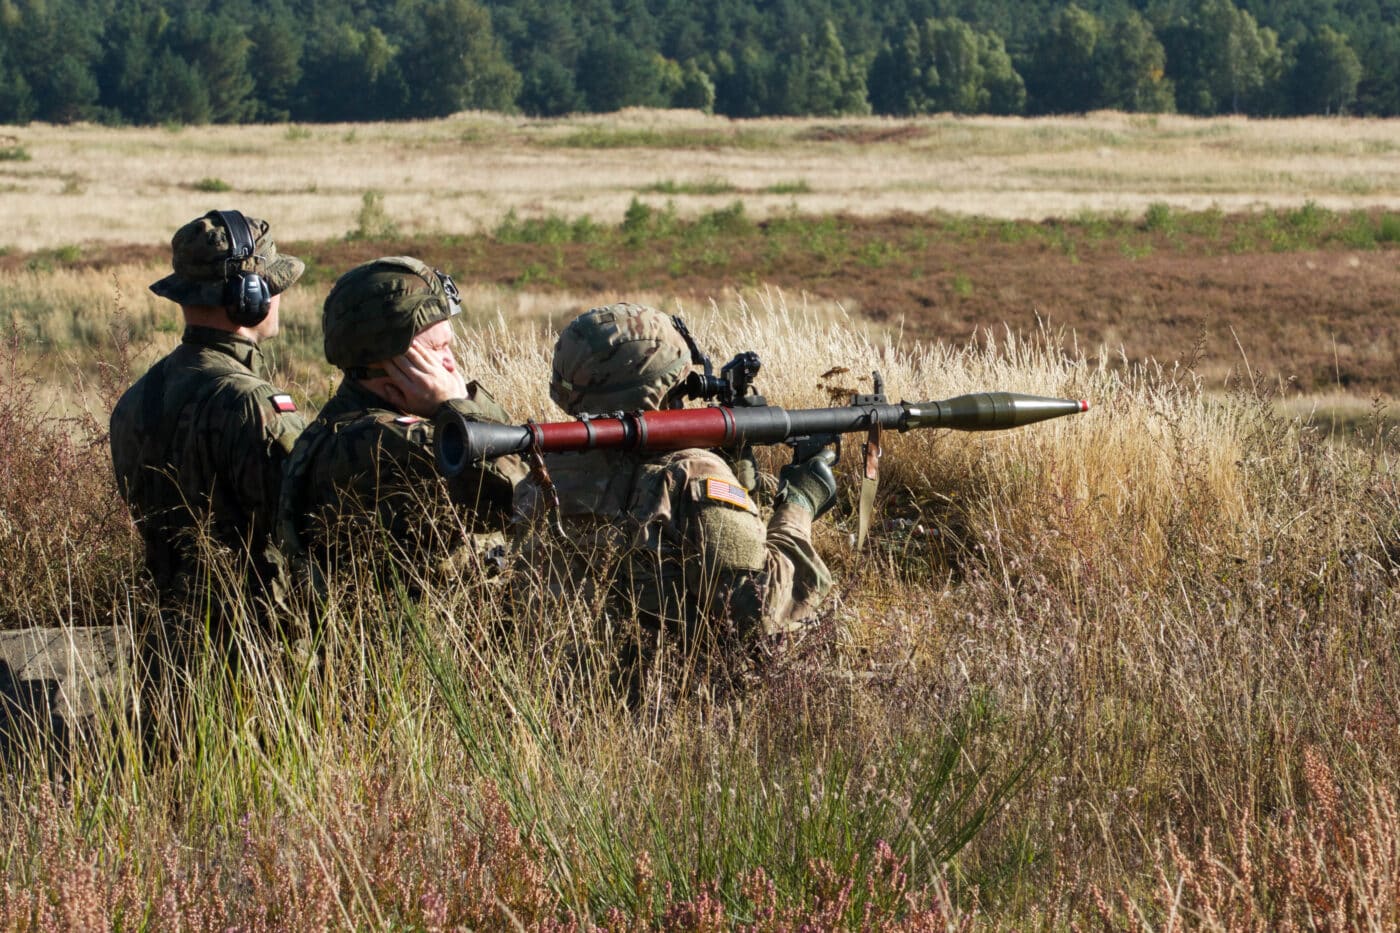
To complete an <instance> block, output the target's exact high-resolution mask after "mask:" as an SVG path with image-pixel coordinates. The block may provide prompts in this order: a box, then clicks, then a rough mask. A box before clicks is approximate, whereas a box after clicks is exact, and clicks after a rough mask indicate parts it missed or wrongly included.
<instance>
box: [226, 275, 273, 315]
mask: <svg viewBox="0 0 1400 933" xmlns="http://www.w3.org/2000/svg"><path fill="white" fill-rule="evenodd" d="M224 308H225V310H227V311H228V317H229V320H230V321H232V322H233V323H234V324H237V325H238V326H239V327H256V326H258V325H259V324H261V323H262V322H263V321H264V320H266V319H267V315H268V312H269V311H271V310H272V290H271V289H270V288H268V287H267V280H266V279H264V278H263V277H262V276H260V275H258V274H257V273H255V272H244V273H240V274H238V275H235V276H233V277H232V278H230V279H229V280H228V281H227V282H225V283H224Z"/></svg>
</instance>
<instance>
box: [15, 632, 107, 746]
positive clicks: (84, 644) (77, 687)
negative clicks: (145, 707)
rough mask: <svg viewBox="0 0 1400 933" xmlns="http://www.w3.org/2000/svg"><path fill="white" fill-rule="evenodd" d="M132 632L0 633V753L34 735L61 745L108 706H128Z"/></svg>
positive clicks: (66, 743)
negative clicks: (24, 737)
mask: <svg viewBox="0 0 1400 933" xmlns="http://www.w3.org/2000/svg"><path fill="white" fill-rule="evenodd" d="M132 657H133V647H132V639H131V633H130V631H129V630H128V629H126V628H123V627H118V626H103V627H100V628H99V627H84V626H64V627H57V628H27V629H19V630H16V631H0V752H6V751H8V748H9V746H11V745H13V744H16V743H19V742H20V741H22V738H21V737H22V736H24V735H26V734H28V735H36V733H37V736H36V737H37V738H39V739H40V740H41V741H54V742H56V743H57V745H58V746H59V747H60V748H66V747H67V745H68V743H69V741H70V739H71V737H72V736H73V735H75V734H76V733H78V732H80V731H81V730H82V729H83V728H84V727H85V726H86V725H87V723H88V722H89V721H90V720H91V719H92V718H93V717H94V716H96V715H97V714H98V713H99V712H102V711H103V710H106V709H110V708H111V707H112V704H123V705H127V704H129V702H130V700H129V697H130V695H131V691H132V683H133V681H132V677H131V668H132Z"/></svg>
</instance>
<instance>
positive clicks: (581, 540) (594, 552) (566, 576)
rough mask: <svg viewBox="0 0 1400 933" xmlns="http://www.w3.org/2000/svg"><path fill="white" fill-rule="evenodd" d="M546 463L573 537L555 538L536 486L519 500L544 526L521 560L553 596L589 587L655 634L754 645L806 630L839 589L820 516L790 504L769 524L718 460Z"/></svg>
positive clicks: (626, 458) (693, 454)
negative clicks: (816, 531) (816, 520)
mask: <svg viewBox="0 0 1400 933" xmlns="http://www.w3.org/2000/svg"><path fill="white" fill-rule="evenodd" d="M546 460H547V464H546V465H547V467H548V469H549V473H550V477H551V479H552V480H553V482H554V485H555V489H556V490H557V493H558V496H559V517H560V522H561V524H562V526H563V530H564V533H565V537H564V540H563V541H559V540H558V537H557V534H556V533H554V532H551V531H549V530H547V523H546V522H545V521H544V520H542V519H543V518H544V517H545V516H546V515H547V511H548V509H549V506H548V505H547V504H546V503H545V502H544V501H543V500H544V496H543V495H542V494H541V491H540V490H539V489H538V487H536V486H535V484H533V483H526V484H523V485H522V486H521V488H520V492H519V493H518V495H517V498H518V500H519V508H518V514H519V517H520V518H521V519H522V520H527V521H531V522H532V523H533V525H534V527H535V528H536V529H538V531H537V532H535V533H533V534H532V535H531V536H530V537H529V538H528V539H527V541H526V542H525V543H524V544H523V545H522V552H523V559H522V561H521V563H522V565H524V570H525V572H529V571H530V570H531V569H533V570H534V571H536V572H539V573H544V574H548V575H549V576H550V579H549V580H547V581H546V582H547V585H548V586H549V587H550V588H551V589H558V588H559V587H560V586H562V585H569V586H572V587H575V588H579V587H581V588H582V589H583V593H584V595H585V596H586V597H588V596H590V595H601V596H603V598H604V599H605V600H606V601H607V603H608V605H609V607H610V609H611V611H612V612H613V613H614V614H620V617H623V618H630V617H631V613H633V612H635V613H636V614H637V616H638V617H639V618H640V619H641V621H642V622H643V623H644V624H647V625H649V626H653V627H665V628H668V629H670V630H672V631H676V632H685V633H688V634H691V635H693V634H696V633H697V632H699V631H701V630H702V629H704V630H707V631H710V632H712V633H714V634H719V635H721V636H722V635H723V634H724V633H725V632H728V631H732V632H733V633H734V634H735V635H736V636H737V637H738V638H740V639H744V640H747V639H752V638H754V637H755V636H756V635H757V634H758V633H759V632H762V633H765V634H768V635H773V634H778V633H781V632H786V631H791V630H793V629H796V628H799V627H800V626H801V625H802V623H803V622H804V621H806V620H807V619H808V617H809V616H810V615H811V614H812V612H813V611H814V610H815V609H816V606H817V605H818V603H820V601H821V599H822V597H823V596H825V595H826V593H827V591H828V590H830V588H831V583H832V579H831V574H830V572H829V571H828V570H827V568H826V564H825V563H823V562H822V559H821V557H820V556H819V555H818V554H817V552H816V550H815V549H814V548H813V547H812V516H811V513H809V512H808V511H807V510H806V509H804V508H801V507H800V506H794V505H779V506H778V508H777V510H776V511H775V512H774V513H773V515H772V517H771V519H770V520H769V521H768V523H767V526H766V527H765V525H764V522H763V519H762V518H760V516H759V509H758V507H757V505H756V504H755V503H754V501H753V499H752V498H751V497H750V496H749V494H748V493H747V492H746V491H745V490H744V487H743V486H742V485H740V483H739V480H738V479H737V478H736V477H735V475H734V471H733V470H732V469H731V467H730V466H729V464H728V463H727V462H726V461H725V460H724V459H723V458H722V457H720V456H719V455H718V454H716V453H713V452H711V451H707V450H698V449H690V450H680V451H675V452H673V453H667V454H660V455H653V456H650V457H646V458H643V457H640V456H638V455H636V454H630V453H627V452H623V451H611V450H597V451H589V452H587V453H582V454H555V455H551V456H549V457H547V458H546Z"/></svg>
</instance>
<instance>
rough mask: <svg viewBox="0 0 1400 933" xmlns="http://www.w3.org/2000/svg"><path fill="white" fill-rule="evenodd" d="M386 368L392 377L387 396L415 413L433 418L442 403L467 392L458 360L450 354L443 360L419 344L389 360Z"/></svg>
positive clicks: (386, 391) (401, 406)
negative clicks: (457, 363) (458, 369)
mask: <svg viewBox="0 0 1400 933" xmlns="http://www.w3.org/2000/svg"><path fill="white" fill-rule="evenodd" d="M384 370H385V372H386V373H387V374H388V377H389V382H388V384H387V385H386V386H385V387H384V388H385V391H384V394H385V397H386V398H388V399H389V401H391V402H393V403H394V404H395V405H397V406H398V407H399V408H401V409H403V410H404V411H406V412H408V413H409V414H412V415H418V416H420V417H423V418H431V417H432V416H433V415H435V414H437V410H438V409H439V408H441V407H442V403H443V402H446V401H448V400H449V399H454V398H463V397H465V396H466V394H467V383H466V380H464V379H463V378H462V374H461V373H460V372H458V371H457V366H456V362H455V360H453V359H452V357H451V356H450V355H449V356H448V358H447V360H444V359H443V358H441V357H440V356H439V355H438V354H435V353H431V352H428V351H426V350H424V349H423V348H422V347H420V346H419V345H418V344H416V343H414V344H412V345H410V346H409V348H408V350H407V351H406V352H405V353H404V354H403V356H396V357H394V358H393V359H391V360H389V361H388V363H387V364H386V365H385V367H384Z"/></svg>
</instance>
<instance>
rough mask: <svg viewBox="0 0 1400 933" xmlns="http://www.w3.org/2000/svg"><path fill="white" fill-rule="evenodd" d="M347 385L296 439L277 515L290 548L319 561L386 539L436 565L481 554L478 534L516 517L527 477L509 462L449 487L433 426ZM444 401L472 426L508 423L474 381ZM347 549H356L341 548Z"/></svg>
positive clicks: (405, 555)
mask: <svg viewBox="0 0 1400 933" xmlns="http://www.w3.org/2000/svg"><path fill="white" fill-rule="evenodd" d="M387 404H388V403H387V402H385V401H384V400H383V399H381V398H380V397H379V396H378V395H375V394H374V393H373V392H370V391H369V390H368V389H365V388H363V387H362V386H360V385H359V384H358V383H356V382H354V381H352V380H349V379H346V380H344V381H343V382H342V383H341V384H340V388H339V389H338V390H337V391H336V394H335V395H334V396H333V397H332V398H331V400H330V401H329V402H327V403H326V407H325V408H323V409H321V412H320V414H319V415H318V416H317V418H316V420H315V421H313V422H312V423H311V426H310V427H308V428H307V429H306V432H305V433H304V434H302V436H301V439H300V440H298V441H297V445H296V449H295V450H294V451H293V453H292V457H291V459H290V460H289V461H288V463H287V470H286V478H285V482H284V486H283V490H282V501H281V504H280V508H279V533H280V535H281V538H282V541H283V545H284V547H285V548H286V550H287V551H288V552H289V553H291V554H294V555H298V556H311V557H314V558H316V559H317V560H318V561H322V562H324V561H326V560H328V559H332V551H337V553H336V555H335V559H337V560H339V559H341V558H343V557H344V556H345V555H347V554H353V553H356V551H355V550H353V547H354V545H355V544H356V543H358V542H364V541H365V540H366V536H368V537H369V539H370V540H371V541H372V542H373V545H372V546H371V547H370V548H368V549H360V550H359V552H358V553H360V554H362V555H364V556H370V555H372V554H376V553H379V552H380V547H379V545H381V544H382V543H384V539H385V537H386V536H387V539H388V542H389V543H391V544H392V545H393V547H394V549H395V550H396V551H397V553H396V554H395V555H394V556H395V558H396V559H397V560H401V561H406V562H409V563H411V564H414V565H415V566H420V567H431V566H437V565H439V564H441V563H442V562H443V561H447V560H454V559H456V558H457V557H458V556H460V552H462V550H463V549H464V548H466V549H467V550H474V549H475V548H476V545H477V544H479V543H480V540H481V538H480V536H482V535H489V534H490V533H491V532H493V531H494V532H496V538H497V539H498V540H501V541H503V540H504V538H503V537H502V536H501V535H500V530H501V529H502V528H503V527H504V526H505V524H506V522H507V521H508V520H509V518H510V514H511V507H512V500H513V494H514V488H515V484H516V483H517V482H519V480H520V479H521V478H523V477H524V475H525V471H524V469H523V468H522V467H521V466H520V462H519V460H517V459H516V458H514V457H505V458H502V459H500V460H497V461H494V462H492V463H490V464H485V465H483V466H482V468H481V469H480V470H477V471H472V470H468V471H466V472H464V473H462V474H461V475H459V476H458V477H456V478H455V479H452V480H450V481H447V480H444V479H443V478H442V476H441V474H439V472H438V470H437V464H436V461H435V460H434V455H433V426H432V422H430V421H426V420H424V419H422V418H419V417H417V416H416V415H407V414H404V413H403V412H401V411H398V410H395V409H391V408H387V407H386V405H387ZM446 404H448V405H450V406H452V407H454V408H456V409H457V410H458V411H460V412H461V413H462V414H463V415H465V416H466V417H468V418H471V419H472V420H478V421H498V422H504V421H506V420H508V416H507V415H506V412H505V409H503V408H501V406H500V405H499V404H497V403H496V401H495V399H493V398H491V396H490V395H489V394H488V393H487V392H486V390H485V389H483V388H482V387H481V386H479V385H478V384H477V383H475V382H472V383H469V384H468V386H467V397H466V398H461V399H453V400H452V401H450V402H447V403H446ZM346 545H349V546H351V547H352V550H350V551H345V552H340V551H338V550H337V549H338V548H339V547H341V546H346Z"/></svg>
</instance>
